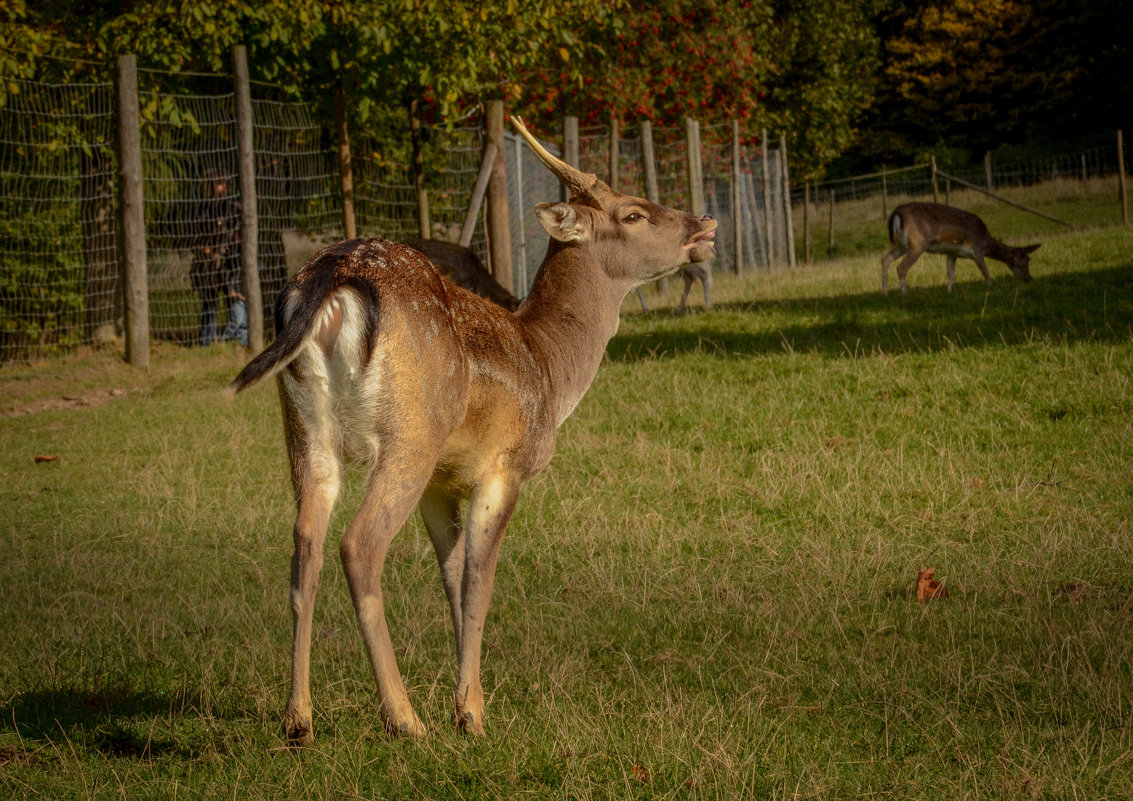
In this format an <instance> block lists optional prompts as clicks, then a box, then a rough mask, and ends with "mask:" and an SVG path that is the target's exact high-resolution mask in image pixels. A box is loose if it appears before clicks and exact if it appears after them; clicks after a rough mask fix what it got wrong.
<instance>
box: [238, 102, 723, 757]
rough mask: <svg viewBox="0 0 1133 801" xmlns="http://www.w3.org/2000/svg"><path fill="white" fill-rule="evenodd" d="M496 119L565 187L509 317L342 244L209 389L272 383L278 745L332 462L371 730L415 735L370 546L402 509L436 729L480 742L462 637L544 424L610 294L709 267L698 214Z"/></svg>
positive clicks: (397, 522) (304, 685) (370, 246)
mask: <svg viewBox="0 0 1133 801" xmlns="http://www.w3.org/2000/svg"><path fill="white" fill-rule="evenodd" d="M512 122H513V123H514V124H515V126H516V128H517V129H518V130H519V132H520V133H521V134H522V135H523V136H524V138H525V139H526V140H527V141H528V143H529V144H530V146H531V148H532V149H533V150H534V151H535V153H536V154H537V155H538V157H539V158H540V159H541V160H542V161H543V163H544V164H546V165H547V167H548V168H550V170H551V171H552V172H553V173H554V174H555V175H556V176H557V177H558V178H559V180H561V181H562V182H563V184H564V185H565V186H566V187H567V188H568V189H569V190H570V194H571V198H570V201H569V202H565V203H540V204H538V205H537V206H536V207H535V213H536V215H537V216H538V218H539V220H540V222H541V223H542V224H543V226H544V227H545V228H546V229H547V232H548V233H549V234H550V237H551V241H550V244H549V246H548V248H547V255H546V257H545V258H544V259H543V264H542V266H541V267H540V268H539V273H538V275H537V276H536V278H535V283H534V285H533V286H532V288H531V292H530V294H529V295H528V296H527V298H526V299H525V300H524V302H523V304H522V305H521V306H520V307H519V309H518V310H517V311H516V312H515V313H514V314H512V313H510V312H508V311H506V310H504V309H502V308H500V307H499V306H496V305H494V304H492V303H491V302H489V301H487V300H484V299H483V298H481V297H479V296H477V295H475V294H473V293H471V292H468V291H466V290H464V289H461V288H459V287H457V286H455V285H454V284H451V283H449V282H447V281H444V280H442V279H441V278H440V276H438V274H437V272H436V271H435V270H434V269H433V268H432V267H431V266H430V265H429V263H428V262H427V261H426V260H425V259H424V257H423V256H421V255H420V254H419V253H418V252H417V251H414V250H412V249H410V248H408V247H406V246H404V245H398V244H395V243H392V242H385V241H382V240H377V239H370V240H354V241H350V242H342V243H340V244H337V245H333V246H331V247H328V248H326V249H325V250H323V251H322V252H321V253H319V254H317V255H316V256H315V257H314V258H312V259H311V260H310V261H309V262H308V263H307V264H306V265H305V266H304V267H303V268H302V269H301V270H300V271H299V272H298V273H297V274H296V275H295V277H294V278H293V279H292V280H291V282H290V283H289V284H288V285H287V287H286V288H285V289H284V291H283V292H282V294H281V295H280V298H279V301H278V303H277V305H276V331H277V335H276V338H275V341H274V342H273V343H272V344H271V346H270V347H269V348H267V350H265V351H264V352H263V353H261V354H260V355H259V356H257V357H256V358H255V359H253V360H252V361H251V362H250V363H249V364H248V365H247V366H246V367H245V368H244V369H243V370H242V371H241V372H240V374H239V375H237V376H236V378H235V379H234V380H233V381H232V383H231V385H230V386H229V393H230V394H234V393H236V392H239V391H240V390H242V389H244V388H245V387H248V386H250V385H251V384H254V383H255V382H257V381H259V380H261V379H263V378H266V377H268V376H277V377H278V384H279V394H280V399H281V402H282V403H281V405H282V409H283V424H284V435H285V439H286V442H287V452H288V456H289V458H290V462H291V480H292V484H293V486H294V491H295V499H296V505H297V507H298V515H297V519H296V521H295V529H294V539H295V553H294V557H293V559H292V562H291V607H292V611H293V614H294V629H293V641H292V642H293V650H292V663H291V693H290V697H289V699H288V702H287V708H286V711H285V713H284V718H283V729H284V732H285V735H286V737H287V741H288V742H289V743H290V744H292V745H303V744H309V743H311V742H313V740H314V733H313V728H312V707H311V695H310V686H309V676H310V672H309V667H310V648H311V616H312V608H313V605H314V599H315V592H316V588H317V587H318V583H319V570H320V568H321V566H322V562H323V557H322V548H323V541H324V538H325V536H326V531H327V523H328V520H329V518H330V515H331V510H332V508H333V506H334V503H335V500H336V498H337V497H338V492H339V486H340V483H341V476H342V471H343V465H344V462H345V461H347V460H352V461H356V462H361V463H362V464H363V465H364V466H365V468H366V469H367V470H368V471H369V473H368V478H367V482H366V488H365V490H364V494H363V498H362V501H361V506H360V508H359V509H358V511H357V513H356V514H355V516H354V518H353V520H352V521H351V522H350V524H349V525H348V526H347V528H346V531H345V533H344V535H343V537H342V541H341V543H340V545H339V553H340V556H341V558H342V563H343V567H344V569H345V573H346V578H347V581H348V583H349V585H350V593H351V598H352V601H353V605H354V610H355V613H356V615H357V618H358V622H359V625H360V627H361V630H362V638H363V640H364V641H365V644H366V648H367V650H368V653H369V657H370V663H371V665H372V667H373V670H374V676H375V678H376V680H377V686H378V692H379V695H380V714H381V718H382V721H383V723H384V725H385V727H386V729H387V730H388V731H390V732H391V733H395V734H403V735H408V736H421V735H423V734H424V733H425V727H424V726H423V725H422V723H421V720H420V718H418V717H417V714H416V713H415V712H414V711H413V707H412V706H411V704H410V702H409V697H408V695H407V694H406V692H405V685H404V683H403V682H402V678H401V673H400V672H399V671H398V667H397V662H396V660H395V658H394V650H393V645H392V643H391V641H390V635H389V630H388V629H387V627H386V618H385V612H384V603H383V600H382V586H381V576H382V567H383V563H384V561H385V556H386V551H387V550H388V548H389V545H390V541H391V540H392V539H393V537H394V535H395V534H397V532H398V531H399V530H400V529H401V528H402V526H403V525H404V524H405V522H406V520H407V519H408V517H409V515H410V514H411V512H412V511H413V508H414V506H419V508H420V510H421V516H422V518H423V520H424V523H425V528H426V530H427V531H428V534H429V538H430V540H431V541H432V544H433V548H434V550H435V552H436V557H437V562H438V563H439V565H440V570H441V578H442V581H443V584H444V589H445V593H446V595H447V596H448V602H449V607H450V611H451V614H452V624H453V633H454V636H455V643H456V653H457V663H458V675H457V683H456V692H455V701H454V706H455V714H454V723H455V725H456V727H457V729H458V730H460V731H463V732H468V733H471V734H475V735H483V733H484V691H483V688H482V687H481V683H480V649H481V639H482V637H483V633H484V620H485V617H486V616H487V612H488V602H489V598H490V596H491V592H492V584H493V581H494V577H495V572H496V559H497V556H498V553H499V548H500V542H501V539H502V537H503V534H504V529H505V528H506V527H507V524H508V521H509V520H510V518H511V515H512V511H513V510H514V509H515V504H516V499H517V498H518V496H519V490H520V488H521V487H522V486H523V484H524V482H526V481H527V480H528V479H530V478H531V477H532V476H534V475H535V474H536V473H538V472H539V471H540V470H542V469H543V468H544V467H546V465H547V463H548V462H549V461H550V459H551V455H552V453H553V451H554V447H555V435H556V429H557V428H558V426H559V425H561V424H562V422H563V421H564V420H565V419H566V418H567V416H569V415H570V413H571V412H572V411H573V410H574V407H575V406H576V405H577V404H578V402H579V401H580V400H581V399H582V396H583V395H584V394H585V393H586V390H587V389H588V388H589V386H590V383H591V381H592V380H593V379H594V376H595V373H596V372H597V370H598V365H599V363H600V362H601V361H602V355H603V353H604V352H605V350H606V344H607V343H608V342H609V340H610V338H611V337H612V336H613V335H614V333H615V332H616V331H617V328H618V311H619V307H620V305H621V302H622V299H623V298H624V297H625V295H626V294H627V293H628V292H629V291H630V290H632V289H633V288H635V287H637V286H639V285H641V284H644V283H646V282H648V281H652V280H654V279H656V278H659V277H661V276H664V275H668V274H670V273H672V272H674V271H676V270H677V269H678V268H679V267H680V266H681V265H683V264H687V263H689V262H699V261H703V260H704V259H707V258H709V257H710V256H712V255H713V254H714V249H713V241H712V240H713V238H714V237H715V229H716V221H715V220H713V219H712V218H711V217H707V216H706V217H702V218H697V217H694V216H692V215H690V214H686V213H684V212H681V211H676V210H674V209H670V208H666V207H665V206H658V205H655V204H653V203H650V202H648V201H646V200H642V199H641V198H636V197H630V196H627V195H622V194H619V193H618V192H615V191H613V190H612V189H610V187H608V186H607V185H606V184H604V183H602V182H601V181H599V180H598V178H597V177H596V176H594V175H590V174H587V173H582V172H580V171H578V170H576V169H574V168H573V167H570V166H569V165H567V164H566V163H565V162H562V161H560V160H559V159H557V158H555V157H554V156H552V155H551V154H550V153H548V152H547V151H546V150H545V149H544V148H543V147H542V146H540V145H539V143H538V142H537V141H536V140H535V139H534V137H532V136H531V134H529V133H528V132H527V129H526V128H525V127H524V126H523V123H522V122H521V121H520V120H519V119H517V118H514V117H513V118H512ZM462 505H464V506H465V512H464V514H463V515H462V514H461V506H462Z"/></svg>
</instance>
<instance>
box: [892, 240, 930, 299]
mask: <svg viewBox="0 0 1133 801" xmlns="http://www.w3.org/2000/svg"><path fill="white" fill-rule="evenodd" d="M922 253H924V248H923V247H916V246H915V245H912V246H910V247H909V250H908V252H907V253H906V254H905V258H903V259H901V262H900V263H899V264H898V265H897V281H898V282H899V283H900V284H901V294H902V295H905V294H908V286H907V285H906V283H905V276H906V275H907V274H908V272H909V268H910V267H912V266H913V263H914V262H916V260H917V259H919V258H920V257H921V254H922Z"/></svg>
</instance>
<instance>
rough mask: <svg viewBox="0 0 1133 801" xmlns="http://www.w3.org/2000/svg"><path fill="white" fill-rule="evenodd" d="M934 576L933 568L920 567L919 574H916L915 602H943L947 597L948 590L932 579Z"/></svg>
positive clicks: (934, 570)
mask: <svg viewBox="0 0 1133 801" xmlns="http://www.w3.org/2000/svg"><path fill="white" fill-rule="evenodd" d="M935 575H936V568H935V567H929V568H924V567H922V568H921V569H920V572H918V573H917V600H918V601H920V602H921V603H925V602H926V601H932V600H938V599H939V600H944V599H945V598H948V597H949V595H948V590H947V589H946V588H945V587H944V585H943V584H941V583H940V582H939V581H936V580H935V579H934V578H933V576H935Z"/></svg>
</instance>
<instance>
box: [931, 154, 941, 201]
mask: <svg viewBox="0 0 1133 801" xmlns="http://www.w3.org/2000/svg"><path fill="white" fill-rule="evenodd" d="M930 163H931V166H932V202H933V203H939V202H940V200H939V195H938V194H937V189H936V156H935V155H934V156H933V157H932V160H931V162H930Z"/></svg>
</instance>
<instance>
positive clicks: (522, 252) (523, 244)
mask: <svg viewBox="0 0 1133 801" xmlns="http://www.w3.org/2000/svg"><path fill="white" fill-rule="evenodd" d="M515 186H516V191H517V192H518V193H519V203H518V207H517V208H516V210H515V216H516V222H517V223H518V228H519V275H518V276H517V277H518V278H519V287H518V288H519V289H520V290H521V291H520V292H517V293H515V294H516V297H520V298H522V297H524V296H525V295H526V294H527V287H528V284H529V283H530V282H529V281H528V280H527V224H526V221H525V220H524V215H523V208H524V206H525V205H526V203H525V201H524V197H523V139H522V138H520V137H516V138H515Z"/></svg>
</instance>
